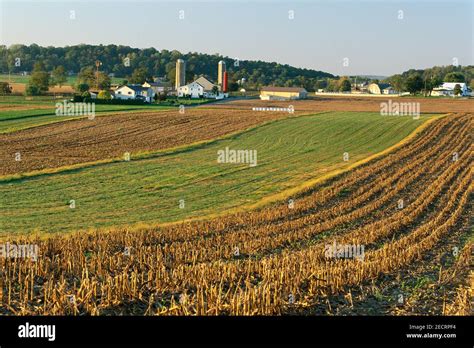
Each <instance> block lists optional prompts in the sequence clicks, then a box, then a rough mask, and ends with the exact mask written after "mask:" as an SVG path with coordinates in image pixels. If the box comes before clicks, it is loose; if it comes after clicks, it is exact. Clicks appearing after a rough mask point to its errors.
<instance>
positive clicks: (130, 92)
mask: <svg viewBox="0 0 474 348" xmlns="http://www.w3.org/2000/svg"><path fill="white" fill-rule="evenodd" d="M154 95H155V92H153V89H151V88H150V87H142V86H140V85H124V86H121V87H119V88H117V89H116V90H115V95H114V98H115V99H141V98H144V99H145V101H146V102H147V103H151V102H152V101H153V97H154Z"/></svg>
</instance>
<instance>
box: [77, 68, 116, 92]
mask: <svg viewBox="0 0 474 348" xmlns="http://www.w3.org/2000/svg"><path fill="white" fill-rule="evenodd" d="M84 83H85V84H87V85H88V86H93V87H97V88H99V89H108V88H110V77H109V76H108V75H107V74H106V73H104V72H103V71H99V74H97V71H96V70H95V69H94V68H93V67H91V66H89V67H86V68H83V69H81V71H80V72H79V74H78V75H77V84H78V85H79V84H84Z"/></svg>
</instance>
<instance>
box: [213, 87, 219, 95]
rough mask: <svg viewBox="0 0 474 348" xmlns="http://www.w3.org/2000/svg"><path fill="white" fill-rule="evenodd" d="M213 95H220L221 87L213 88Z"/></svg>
mask: <svg viewBox="0 0 474 348" xmlns="http://www.w3.org/2000/svg"><path fill="white" fill-rule="evenodd" d="M212 93H214V94H215V95H218V94H219V87H217V86H214V87H212Z"/></svg>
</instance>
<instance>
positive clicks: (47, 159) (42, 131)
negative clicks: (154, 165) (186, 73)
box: [0, 108, 288, 175]
mask: <svg viewBox="0 0 474 348" xmlns="http://www.w3.org/2000/svg"><path fill="white" fill-rule="evenodd" d="M287 116H288V113H286V112H249V111H241V110H219V111H218V112H216V110H203V109H198V108H193V109H189V110H187V111H186V113H185V114H180V113H179V112H178V111H177V110H176V111H174V110H173V111H160V112H150V113H133V114H132V113H131V114H118V115H114V116H106V117H96V118H95V119H94V120H89V119H87V118H85V119H78V120H73V121H68V122H58V123H53V124H49V125H44V126H39V127H35V128H30V129H25V130H21V131H18V132H14V133H8V134H1V135H0V143H1V144H2V146H1V147H0V175H7V174H16V173H24V172H28V171H32V170H40V169H45V168H56V167H60V166H65V165H72V164H78V163H84V162H90V161H96V160H102V159H107V158H113V157H122V156H123V155H124V153H125V152H129V153H130V154H131V155H132V156H133V153H136V152H140V151H152V150H160V149H166V148H171V147H176V146H180V145H185V144H190V143H194V142H198V141H202V140H210V139H213V138H216V137H221V136H224V135H226V134H229V133H233V132H237V131H241V130H244V129H247V128H249V127H252V126H256V125H258V124H261V123H263V122H266V121H270V120H275V119H280V118H284V117H287ZM17 152H19V153H20V154H21V161H15V153H17Z"/></svg>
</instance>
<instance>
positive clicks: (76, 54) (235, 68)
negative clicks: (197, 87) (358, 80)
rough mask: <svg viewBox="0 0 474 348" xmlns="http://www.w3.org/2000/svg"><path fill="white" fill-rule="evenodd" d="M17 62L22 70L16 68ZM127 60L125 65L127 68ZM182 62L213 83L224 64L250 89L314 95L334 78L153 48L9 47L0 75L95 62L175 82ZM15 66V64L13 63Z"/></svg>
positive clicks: (122, 73)
mask: <svg viewBox="0 0 474 348" xmlns="http://www.w3.org/2000/svg"><path fill="white" fill-rule="evenodd" d="M16 58H20V62H21V65H20V66H16V65H15V59H16ZM126 58H128V59H129V62H130V64H129V66H127V64H125V63H126V60H127V59H126ZM178 58H182V59H184V60H185V61H186V69H187V70H188V71H189V72H191V73H192V74H194V75H206V76H208V77H210V78H211V79H213V80H216V79H217V64H218V62H219V61H220V60H224V61H225V62H226V65H227V70H228V71H229V78H230V80H231V81H237V80H239V79H242V78H245V79H246V81H247V84H248V85H249V86H255V87H260V86H263V85H280V86H303V87H305V88H307V89H309V90H313V89H314V85H315V83H316V81H317V80H318V79H326V78H333V77H334V76H333V75H332V74H329V73H326V72H322V71H317V70H311V69H302V68H296V67H293V66H290V65H282V64H278V63H276V62H271V63H269V62H263V61H251V60H244V61H239V62H238V63H236V62H235V61H234V59H232V58H229V57H223V56H221V55H219V54H214V55H209V54H203V53H197V52H189V53H185V54H183V53H181V52H179V51H176V50H173V51H168V50H161V51H158V50H156V49H155V48H146V49H139V48H132V47H129V46H117V45H105V46H104V45H85V44H81V45H77V46H66V47H51V46H48V47H41V46H38V45H36V44H32V45H30V46H25V45H12V46H10V47H6V46H0V73H8V72H9V71H10V72H12V73H19V72H22V71H31V70H32V69H33V65H34V63H35V62H36V61H38V60H41V61H42V62H43V64H44V65H45V67H46V70H48V71H52V70H53V69H54V68H55V67H57V66H59V65H62V66H64V67H65V69H66V71H68V72H69V73H71V74H77V73H78V72H79V71H80V70H81V69H83V68H85V67H91V66H94V62H95V61H96V60H100V61H101V62H102V66H101V67H100V70H101V71H103V72H105V73H107V74H114V75H115V76H119V77H127V76H131V74H132V72H133V70H134V69H136V68H138V67H144V68H146V69H147V73H148V74H149V75H150V76H156V77H158V76H167V75H169V76H170V78H173V69H174V67H175V62H176V59H178ZM17 61H18V60H17Z"/></svg>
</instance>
